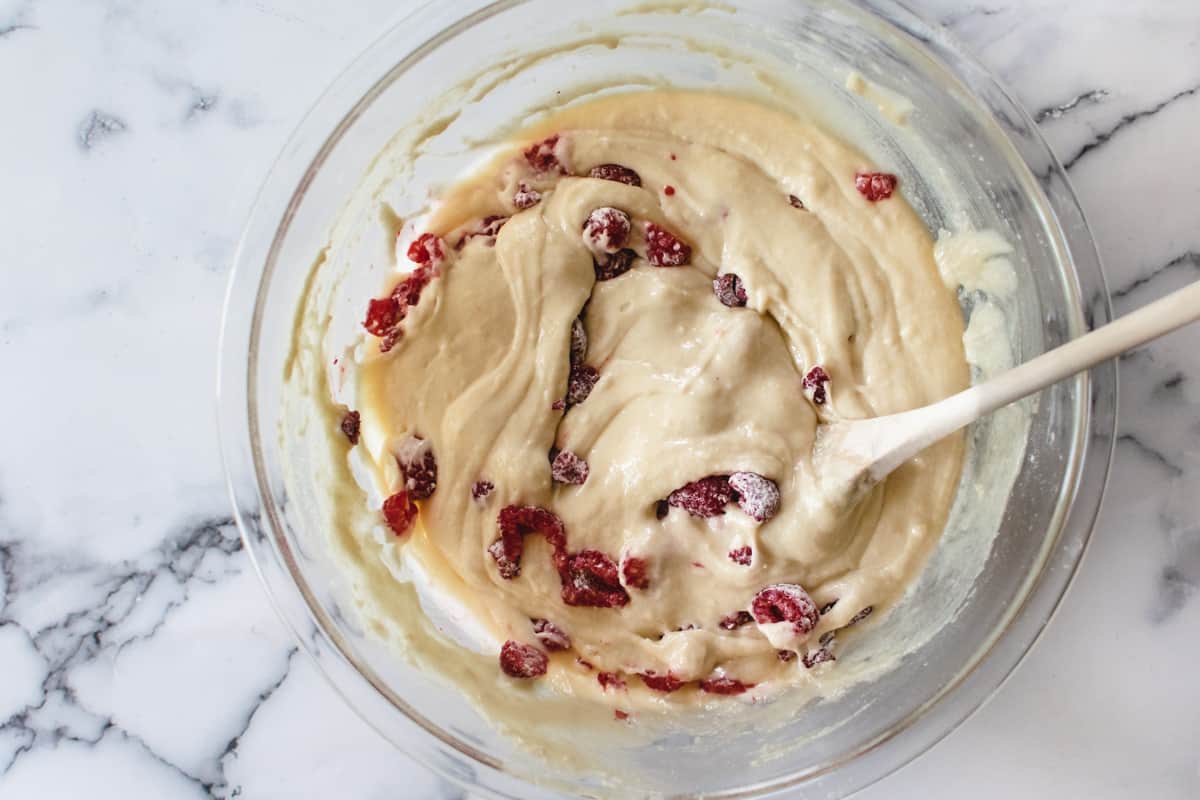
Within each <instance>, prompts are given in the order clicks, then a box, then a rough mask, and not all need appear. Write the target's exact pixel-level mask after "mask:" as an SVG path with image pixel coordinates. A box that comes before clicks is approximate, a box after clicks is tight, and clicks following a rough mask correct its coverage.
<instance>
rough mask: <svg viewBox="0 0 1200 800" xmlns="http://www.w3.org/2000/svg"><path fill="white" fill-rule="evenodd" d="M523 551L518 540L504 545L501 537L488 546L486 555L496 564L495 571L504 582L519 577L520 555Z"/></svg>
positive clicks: (523, 545) (523, 547)
mask: <svg viewBox="0 0 1200 800" xmlns="http://www.w3.org/2000/svg"><path fill="white" fill-rule="evenodd" d="M524 550H525V543H524V542H521V541H520V540H518V541H517V542H516V543H511V542H509V543H506V542H505V541H504V537H503V536H501V537H500V538H498V539H496V540H495V541H494V542H492V543H491V544H489V545H488V548H487V551H488V555H490V556H491V557H492V559H493V560H494V561H495V562H496V571H497V572H499V573H500V577H501V578H504V580H506V581H511V580H512V579H513V578H516V577H518V576H520V574H521V554H522V553H523V552H524Z"/></svg>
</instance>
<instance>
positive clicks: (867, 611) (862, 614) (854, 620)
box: [845, 606, 875, 628]
mask: <svg viewBox="0 0 1200 800" xmlns="http://www.w3.org/2000/svg"><path fill="white" fill-rule="evenodd" d="M874 610H875V606H867V607H866V608H864V609H863V610H862V611H859V612H858V613H857V614H855V615H854V616H853V617H851V618H850V621H849V622H847V623H846V625H845V627H847V628H849V627H850V626H851V625H857V624H858V623H860V622H862V621H863V620H864V619H866V618H867V617H869V616H871V612H873V611H874Z"/></svg>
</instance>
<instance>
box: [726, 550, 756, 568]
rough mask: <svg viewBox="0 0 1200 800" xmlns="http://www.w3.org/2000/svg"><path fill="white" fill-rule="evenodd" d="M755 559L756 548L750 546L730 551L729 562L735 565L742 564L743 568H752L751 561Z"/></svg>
mask: <svg viewBox="0 0 1200 800" xmlns="http://www.w3.org/2000/svg"><path fill="white" fill-rule="evenodd" d="M753 558H754V548H752V547H750V545H745V546H743V547H735V548H734V549H732V550H730V551H729V560H730V561H732V562H733V563H735V564H741V565H742V566H743V567H748V566H750V562H751V560H753Z"/></svg>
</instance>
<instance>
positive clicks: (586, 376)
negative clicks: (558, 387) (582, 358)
mask: <svg viewBox="0 0 1200 800" xmlns="http://www.w3.org/2000/svg"><path fill="white" fill-rule="evenodd" d="M598 380H600V371H599V370H597V369H596V368H595V367H592V366H588V365H587V364H576V365H575V366H573V367H571V375H570V377H569V378H568V380H567V398H566V404H567V405H568V406H577V405H579V404H580V403H582V402H583V401H584V400H587V398H588V395H589V394H591V393H592V389H594V388H595V387H596V381H598Z"/></svg>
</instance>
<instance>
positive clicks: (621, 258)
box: [592, 248, 637, 281]
mask: <svg viewBox="0 0 1200 800" xmlns="http://www.w3.org/2000/svg"><path fill="white" fill-rule="evenodd" d="M635 258H637V253H635V252H633V251H632V250H630V249H628V248H626V249H624V250H618V251H617V252H615V253H613V254H612V255H610V256H599V257H597V258H596V259H595V260H593V261H592V268H593V269H594V270H595V272H596V280H598V281H611V280H612V279H613V278H619V277H621V276H622V275H624V274H625V273H626V272H629V270H630V269H632V268H633V260H634V259H635Z"/></svg>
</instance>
